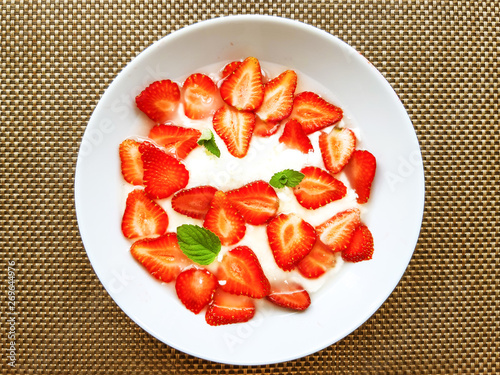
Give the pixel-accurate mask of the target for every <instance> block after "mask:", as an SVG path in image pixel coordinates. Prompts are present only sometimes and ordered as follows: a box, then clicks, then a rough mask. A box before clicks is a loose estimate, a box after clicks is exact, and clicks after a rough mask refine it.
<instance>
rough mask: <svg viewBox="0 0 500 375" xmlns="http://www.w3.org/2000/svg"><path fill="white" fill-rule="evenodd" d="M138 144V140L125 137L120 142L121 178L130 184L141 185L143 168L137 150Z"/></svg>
mask: <svg viewBox="0 0 500 375" xmlns="http://www.w3.org/2000/svg"><path fill="white" fill-rule="evenodd" d="M140 145H141V143H140V142H137V141H134V140H133V139H126V140H124V141H123V142H122V143H121V144H120V148H119V155H120V162H121V169H122V175H123V178H124V179H125V181H127V182H128V183H129V184H132V185H142V176H143V174H144V168H143V166H142V159H141V153H140V151H139V146H140Z"/></svg>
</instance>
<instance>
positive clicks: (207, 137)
mask: <svg viewBox="0 0 500 375" xmlns="http://www.w3.org/2000/svg"><path fill="white" fill-rule="evenodd" d="M198 144H199V145H200V146H205V148H206V149H207V150H208V151H209V152H211V153H212V154H214V155H215V156H217V157H218V158H220V150H219V147H217V143H215V138H214V134H213V133H212V131H211V130H210V129H203V131H202V132H201V136H200V138H198Z"/></svg>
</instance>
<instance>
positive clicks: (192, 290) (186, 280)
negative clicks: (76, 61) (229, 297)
mask: <svg viewBox="0 0 500 375" xmlns="http://www.w3.org/2000/svg"><path fill="white" fill-rule="evenodd" d="M218 286H219V282H218V281H217V278H216V277H215V275H214V274H213V273H211V272H210V271H208V270H207V269H205V268H197V267H193V268H188V269H186V270H184V271H182V272H181V273H180V274H179V276H177V279H176V280H175V290H176V292H177V296H178V297H179V299H180V300H181V302H182V303H183V304H184V306H186V308H187V309H188V310H191V311H192V312H194V313H195V314H198V313H199V312H200V311H201V310H202V309H203V308H204V307H205V306H206V305H208V304H209V303H210V301H211V300H212V298H213V296H214V293H215V290H216V289H217V287H218Z"/></svg>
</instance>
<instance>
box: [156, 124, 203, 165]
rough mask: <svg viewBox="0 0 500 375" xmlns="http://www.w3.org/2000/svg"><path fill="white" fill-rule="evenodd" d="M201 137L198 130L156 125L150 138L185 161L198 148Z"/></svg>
mask: <svg viewBox="0 0 500 375" xmlns="http://www.w3.org/2000/svg"><path fill="white" fill-rule="evenodd" d="M200 135H201V132H200V131H199V130H198V129H193V128H185V127H182V126H175V125H168V124H162V125H156V126H154V127H152V128H151V130H150V131H149V138H151V139H152V140H153V141H155V142H156V143H157V144H158V145H160V146H163V147H165V149H166V151H167V152H168V153H169V154H172V155H173V156H175V157H176V158H178V159H184V158H185V157H186V156H188V154H189V153H190V152H191V151H192V150H193V149H195V148H196V147H197V146H198V143H197V141H198V138H200Z"/></svg>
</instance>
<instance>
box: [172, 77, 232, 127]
mask: <svg viewBox="0 0 500 375" xmlns="http://www.w3.org/2000/svg"><path fill="white" fill-rule="evenodd" d="M182 91H183V94H184V95H183V98H184V113H185V115H186V116H187V117H189V118H190V119H193V120H199V119H203V118H205V117H208V116H211V115H213V114H214V113H215V111H217V110H218V109H219V108H220V107H221V106H222V104H223V103H222V100H221V97H220V94H219V89H218V88H217V86H216V85H215V83H214V81H212V79H211V78H210V77H209V76H207V75H205V74H201V73H195V74H191V75H190V76H189V77H188V78H187V79H186V80H185V81H184V85H183V86H182Z"/></svg>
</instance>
